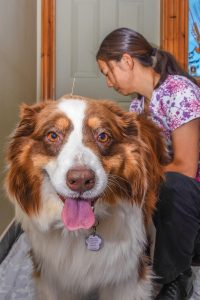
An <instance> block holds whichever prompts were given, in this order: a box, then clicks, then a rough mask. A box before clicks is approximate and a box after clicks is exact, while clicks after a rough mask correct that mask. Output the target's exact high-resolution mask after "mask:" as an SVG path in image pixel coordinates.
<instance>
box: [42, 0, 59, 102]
mask: <svg viewBox="0 0 200 300" xmlns="http://www.w3.org/2000/svg"><path fill="white" fill-rule="evenodd" d="M41 6H42V11H41V98H42V99H41V100H43V101H45V100H48V99H55V88H56V74H55V69H56V61H55V57H56V55H55V54H56V53H55V47H56V34H55V29H56V0H42V2H41Z"/></svg>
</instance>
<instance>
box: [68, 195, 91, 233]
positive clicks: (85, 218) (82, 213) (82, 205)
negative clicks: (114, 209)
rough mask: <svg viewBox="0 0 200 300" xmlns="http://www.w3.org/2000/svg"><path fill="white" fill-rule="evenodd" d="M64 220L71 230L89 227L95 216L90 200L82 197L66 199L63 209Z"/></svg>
mask: <svg viewBox="0 0 200 300" xmlns="http://www.w3.org/2000/svg"><path fill="white" fill-rule="evenodd" d="M62 220H63V223H64V225H65V226H66V227H67V228H68V229H69V230H76V229H80V228H84V229H89V228H91V227H92V226H93V225H94V223H95V217H94V213H93V210H92V207H91V205H90V203H89V202H87V201H84V200H81V199H66V200H65V205H64V208H63V210H62Z"/></svg>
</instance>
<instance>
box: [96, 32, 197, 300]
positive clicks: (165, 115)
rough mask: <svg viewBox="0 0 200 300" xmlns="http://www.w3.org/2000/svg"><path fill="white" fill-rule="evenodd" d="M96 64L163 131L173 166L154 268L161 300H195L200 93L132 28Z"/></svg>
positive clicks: (106, 45)
mask: <svg viewBox="0 0 200 300" xmlns="http://www.w3.org/2000/svg"><path fill="white" fill-rule="evenodd" d="M96 58H97V62H98V65H99V68H100V70H101V72H102V73H103V75H104V76H105V77H106V82H107V85H108V87H112V88H114V89H115V90H116V91H118V92H119V93H121V94H123V95H130V94H133V93H137V95H138V97H137V98H135V99H133V101H132V103H131V106H130V110H131V111H136V112H137V113H141V112H143V111H146V112H148V113H149V114H150V116H151V118H152V119H153V121H155V123H156V124H157V125H158V126H159V127H161V128H162V130H163V134H164V136H165V138H166V143H167V146H168V149H169V154H170V157H171V161H170V163H169V164H168V165H167V166H166V167H165V172H166V181H165V183H164V184H163V185H162V187H161V188H160V192H159V199H158V204H157V210H156V213H155V216H154V224H155V226H156V242H155V251H154V261H153V268H154V272H155V273H156V275H157V276H158V278H159V282H161V283H162V284H163V286H162V288H161V290H160V292H159V294H158V295H157V297H156V298H155V299H156V300H158V299H162V300H169V299H170V300H186V299H189V298H190V297H191V295H192V292H193V286H192V271H191V263H192V258H193V256H194V254H195V247H194V245H195V240H196V239H197V233H198V230H199V228H200V162H199V152H200V149H199V139H200V130H199V127H200V126H199V122H200V121H199V117H200V88H199V87H198V84H197V82H196V81H195V80H194V79H193V78H192V77H191V76H189V74H187V73H186V72H185V71H184V70H182V69H181V67H180V66H179V65H178V63H177V62H176V60H175V58H174V57H173V56H172V55H170V54H169V53H167V52H165V51H162V50H159V49H156V48H153V47H152V46H151V44H150V43H149V42H148V41H147V40H146V39H145V38H144V37H143V36H142V35H141V34H139V33H137V32H135V31H133V30H131V29H128V28H119V29H117V30H114V31H113V32H111V33H110V34H109V35H108V36H107V37H106V38H105V39H104V40H103V42H102V44H101V45H100V48H99V50H98V53H97V56H96Z"/></svg>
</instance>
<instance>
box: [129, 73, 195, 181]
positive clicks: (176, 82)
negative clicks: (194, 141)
mask: <svg viewBox="0 0 200 300" xmlns="http://www.w3.org/2000/svg"><path fill="white" fill-rule="evenodd" d="M143 110H144V98H142V99H137V98H136V99H133V100H132V102H131V105H130V111H135V112H136V113H138V114H140V113H142V112H143ZM149 110H150V114H151V118H152V120H153V121H154V122H155V123H156V124H157V125H158V126H159V127H160V128H162V130H163V133H164V136H165V138H166V143H167V146H168V149H169V153H170V154H171V156H172V155H173V149H172V131H173V130H175V129H176V128H178V127H180V126H181V125H183V124H185V123H187V122H189V121H191V120H194V119H196V118H199V117H200V88H199V87H198V86H197V85H195V84H194V83H193V82H192V81H190V80H189V79H188V78H186V77H184V76H180V75H168V77H167V78H166V80H165V81H164V82H163V83H162V84H161V86H159V87H158V88H157V89H155V90H154V91H153V94H152V98H151V101H150V104H149ZM196 179H197V180H198V181H199V182H200V155H199V165H198V170H197V176H196Z"/></svg>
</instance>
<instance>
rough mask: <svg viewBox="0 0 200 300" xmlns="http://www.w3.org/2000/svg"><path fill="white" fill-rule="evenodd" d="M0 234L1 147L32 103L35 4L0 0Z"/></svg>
mask: <svg viewBox="0 0 200 300" xmlns="http://www.w3.org/2000/svg"><path fill="white" fill-rule="evenodd" d="M0 24H1V26H0V170H1V172H0V187H1V188H0V234H1V232H2V231H3V230H4V229H5V227H6V226H7V225H8V223H9V222H10V220H11V219H12V217H13V209H12V207H11V205H10V204H9V202H8V200H7V198H6V196H5V193H4V190H3V180H4V170H5V145H6V141H7V137H8V135H9V134H10V132H11V131H12V129H13V128H14V127H15V124H16V122H17V121H18V112H19V105H20V103H22V102H26V103H33V102H35V101H36V98H37V95H39V93H38V92H37V88H39V83H38V82H37V1H35V0H0Z"/></svg>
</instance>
